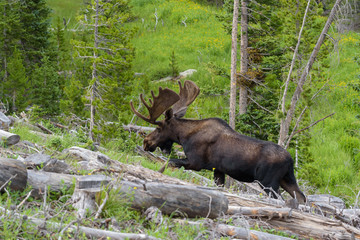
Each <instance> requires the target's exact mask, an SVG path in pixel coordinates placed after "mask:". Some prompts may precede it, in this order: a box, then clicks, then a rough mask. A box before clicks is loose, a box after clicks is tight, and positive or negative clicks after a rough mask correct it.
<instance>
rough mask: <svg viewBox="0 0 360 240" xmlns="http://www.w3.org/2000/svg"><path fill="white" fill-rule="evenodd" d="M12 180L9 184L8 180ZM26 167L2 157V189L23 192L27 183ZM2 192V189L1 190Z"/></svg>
mask: <svg viewBox="0 0 360 240" xmlns="http://www.w3.org/2000/svg"><path fill="white" fill-rule="evenodd" d="M9 179H11V180H10V181H9V182H8V180H9ZM26 179H27V171H26V166H25V164H23V163H22V162H21V161H19V160H15V159H10V158H2V157H0V187H6V186H8V187H10V189H12V190H15V191H23V190H24V189H25V188H26V183H27V180H26ZM0 190H2V189H0Z"/></svg>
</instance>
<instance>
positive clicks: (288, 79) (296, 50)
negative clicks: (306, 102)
mask: <svg viewBox="0 0 360 240" xmlns="http://www.w3.org/2000/svg"><path fill="white" fill-rule="evenodd" d="M309 6H310V0H308V4H307V6H306V10H305V13H304V17H303V22H302V26H301V29H300V31H299V36H298V42H297V44H296V47H295V51H294V55H293V58H292V60H291V65H290V70H289V73H288V76H287V79H286V81H285V87H284V93H283V97H282V100H281V112H282V113H283V114H284V116H285V111H286V109H285V101H286V95H287V92H288V88H289V83H290V77H291V74H292V70H293V68H294V65H295V60H296V55H297V53H298V51H299V46H300V40H301V35H302V31H303V29H304V25H305V20H306V16H307V12H308V10H309ZM284 122H285V119H284V118H281V125H283V124H284ZM279 144H280V138H279ZM280 145H282V144H280Z"/></svg>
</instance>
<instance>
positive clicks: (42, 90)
mask: <svg viewBox="0 0 360 240" xmlns="http://www.w3.org/2000/svg"><path fill="white" fill-rule="evenodd" d="M32 79H33V88H32V92H31V94H32V96H33V97H32V104H35V105H37V106H39V107H40V113H39V114H40V115H43V116H51V115H56V114H58V113H59V110H60V108H59V104H60V86H59V81H58V80H59V74H58V73H57V71H56V68H55V67H54V65H53V63H52V62H51V61H50V60H49V57H48V56H44V57H43V58H42V62H41V66H40V67H38V68H35V70H34V73H33V75H32Z"/></svg>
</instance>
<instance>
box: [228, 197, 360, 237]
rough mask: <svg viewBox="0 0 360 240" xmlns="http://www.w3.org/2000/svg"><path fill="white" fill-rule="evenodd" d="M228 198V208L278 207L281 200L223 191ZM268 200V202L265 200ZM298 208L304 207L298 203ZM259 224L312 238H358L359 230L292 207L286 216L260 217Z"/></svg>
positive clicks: (359, 235)
mask: <svg viewBox="0 0 360 240" xmlns="http://www.w3.org/2000/svg"><path fill="white" fill-rule="evenodd" d="M224 195H225V196H227V198H228V199H229V209H232V208H234V207H235V206H237V207H239V206H246V207H271V208H274V207H279V206H281V202H280V201H279V200H275V199H266V198H258V199H251V198H250V197H246V196H241V195H235V194H229V193H224ZM267 201H268V202H267ZM277 202H278V203H277ZM300 209H306V208H304V207H303V205H300ZM257 223H258V225H259V226H264V227H269V226H270V227H272V228H275V229H278V230H281V231H283V230H288V231H290V232H293V233H294V234H297V235H299V236H300V237H302V238H306V239H308V238H313V239H357V238H359V239H360V230H359V229H357V228H355V227H353V226H350V225H348V224H346V223H344V222H341V221H339V220H335V219H330V218H326V217H323V216H320V215H315V214H311V213H306V212H301V211H299V210H296V209H293V210H292V211H291V216H289V217H288V218H270V219H269V218H267V219H266V218H261V221H259V222H257Z"/></svg>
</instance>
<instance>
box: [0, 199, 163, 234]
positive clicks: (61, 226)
mask: <svg viewBox="0 0 360 240" xmlns="http://www.w3.org/2000/svg"><path fill="white" fill-rule="evenodd" d="M0 211H2V212H8V214H11V216H12V217H15V218H18V219H23V218H24V216H23V215H21V214H19V213H17V212H14V211H11V212H9V211H8V210H6V209H5V208H3V207H1V206H0ZM27 219H28V220H29V221H30V222H31V223H33V224H35V225H37V226H42V227H46V228H48V229H51V230H57V232H60V235H61V234H62V233H64V232H65V231H64V230H67V231H69V232H73V233H74V232H78V231H79V232H82V233H84V234H85V235H86V236H87V237H88V238H90V239H121V240H125V239H130V240H138V239H147V240H157V239H158V238H155V237H152V236H149V235H146V234H136V233H120V232H113V231H107V230H102V229H95V228H90V227H84V226H75V225H72V224H71V225H68V226H64V224H62V223H57V222H51V221H48V220H45V219H39V218H35V217H31V216H28V217H27ZM59 239H61V236H60V238H59Z"/></svg>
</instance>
